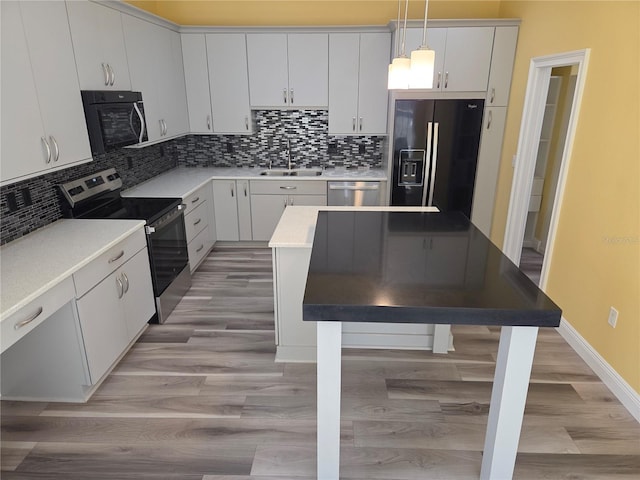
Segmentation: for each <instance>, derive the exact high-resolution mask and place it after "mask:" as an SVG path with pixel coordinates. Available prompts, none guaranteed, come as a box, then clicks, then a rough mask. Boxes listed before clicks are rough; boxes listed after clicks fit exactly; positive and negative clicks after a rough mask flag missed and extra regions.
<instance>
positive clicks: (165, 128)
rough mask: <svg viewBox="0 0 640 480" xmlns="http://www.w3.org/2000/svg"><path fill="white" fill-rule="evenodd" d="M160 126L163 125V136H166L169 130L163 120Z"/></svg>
mask: <svg viewBox="0 0 640 480" xmlns="http://www.w3.org/2000/svg"><path fill="white" fill-rule="evenodd" d="M162 124H163V125H164V134H165V135H166V134H167V131H168V130H169V129H168V128H167V122H166V121H165V120H164V118H163V119H162Z"/></svg>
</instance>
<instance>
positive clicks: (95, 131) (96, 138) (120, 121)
mask: <svg viewBox="0 0 640 480" xmlns="http://www.w3.org/2000/svg"><path fill="white" fill-rule="evenodd" d="M81 94H82V104H83V106H84V116H85V119H86V121H87V130H88V131H89V143H90V144H91V153H92V154H93V155H100V154H102V153H107V152H111V151H113V150H117V149H118V148H122V147H126V146H128V145H135V144H137V143H141V142H144V141H146V140H148V137H147V125H146V123H145V118H144V106H143V104H142V93H140V92H129V91H115V90H106V91H104V90H82V92H81Z"/></svg>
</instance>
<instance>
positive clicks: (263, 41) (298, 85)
mask: <svg viewBox="0 0 640 480" xmlns="http://www.w3.org/2000/svg"><path fill="white" fill-rule="evenodd" d="M328 49H329V46H328V35H327V34H325V33H300V34H285V33H264V34H263V33H256V34H248V35H247V56H248V68H249V96H250V99H251V106H252V107H257V108H282V107H294V108H295V107H301V108H303V107H326V106H327V104H328V75H327V71H328V56H329V53H328Z"/></svg>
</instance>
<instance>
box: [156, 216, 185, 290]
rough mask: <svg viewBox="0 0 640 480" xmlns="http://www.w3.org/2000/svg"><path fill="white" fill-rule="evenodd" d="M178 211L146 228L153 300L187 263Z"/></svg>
mask: <svg viewBox="0 0 640 480" xmlns="http://www.w3.org/2000/svg"><path fill="white" fill-rule="evenodd" d="M179 208H180V207H178V208H176V209H175V210H173V211H172V212H171V213H169V214H167V215H165V216H163V217H162V218H160V219H159V220H158V221H156V222H154V223H152V224H151V225H148V226H147V228H146V230H147V245H148V247H149V259H150V261H151V276H152V277H153V289H154V293H155V296H156V297H159V296H160V295H161V294H162V292H164V291H165V290H166V288H167V287H168V286H169V285H170V284H171V282H172V281H173V280H174V279H175V278H176V277H177V276H178V275H179V274H180V272H182V270H184V268H185V267H186V266H187V265H188V263H189V256H188V253H187V235H186V232H185V228H184V215H183V213H182V210H181V209H179Z"/></svg>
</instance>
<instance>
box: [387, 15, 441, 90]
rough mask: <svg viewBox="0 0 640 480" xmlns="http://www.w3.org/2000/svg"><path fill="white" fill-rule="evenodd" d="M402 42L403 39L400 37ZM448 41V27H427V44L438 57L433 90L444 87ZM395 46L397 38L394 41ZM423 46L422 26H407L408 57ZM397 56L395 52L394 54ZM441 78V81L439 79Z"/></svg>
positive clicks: (406, 46) (406, 43) (406, 49)
mask: <svg viewBox="0 0 640 480" xmlns="http://www.w3.org/2000/svg"><path fill="white" fill-rule="evenodd" d="M399 41H400V42H401V41H402V39H401V38H400V39H399ZM446 43H447V29H446V28H427V46H428V47H429V48H430V49H431V50H433V51H434V52H435V55H436V58H435V63H434V66H433V90H441V89H442V74H443V71H444V55H445V48H446ZM393 45H394V46H395V38H394V43H393ZM421 46H422V28H407V34H406V38H405V51H406V54H407V57H411V52H412V51H413V50H417V49H418V48H420V47H421ZM392 56H393V57H395V53H393V54H392ZM439 79H440V81H439Z"/></svg>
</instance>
